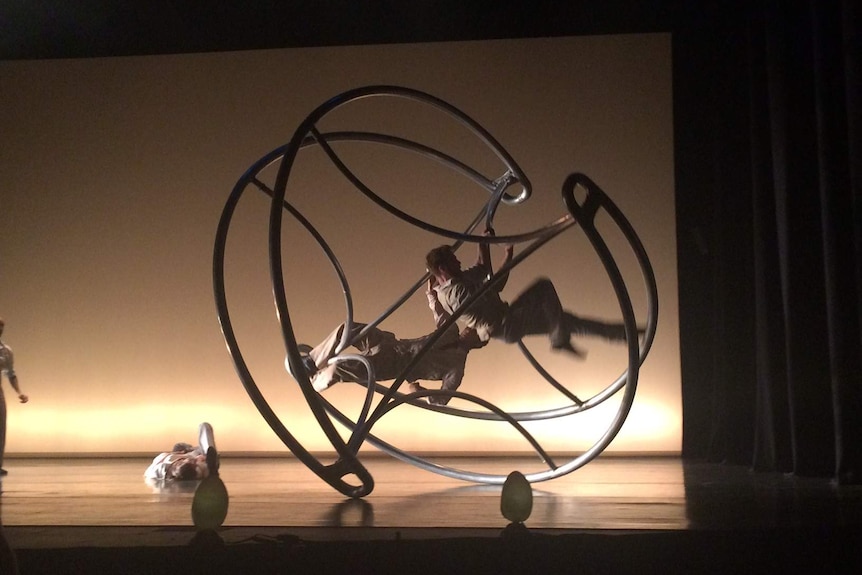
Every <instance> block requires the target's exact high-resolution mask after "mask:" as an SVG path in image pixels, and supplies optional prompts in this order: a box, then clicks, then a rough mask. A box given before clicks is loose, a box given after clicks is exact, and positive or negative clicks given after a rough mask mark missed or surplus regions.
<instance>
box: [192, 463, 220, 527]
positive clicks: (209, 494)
mask: <svg viewBox="0 0 862 575" xmlns="http://www.w3.org/2000/svg"><path fill="white" fill-rule="evenodd" d="M206 457H207V468H208V469H209V476H207V477H205V478H204V479H203V480H202V481H201V482H200V484H198V488H197V489H195V497H194V499H192V521H193V522H194V524H195V527H197V528H198V529H199V530H206V529H217V528H218V527H221V524H222V523H224V520H225V517H227V505H228V495H227V487H225V486H224V481H222V480H221V477H219V474H218V470H219V458H218V453H217V452H216V449H215V447H210V448H209V449H207V455H206Z"/></svg>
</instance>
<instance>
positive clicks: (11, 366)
mask: <svg viewBox="0 0 862 575" xmlns="http://www.w3.org/2000/svg"><path fill="white" fill-rule="evenodd" d="M5 327H6V322H5V321H4V320H3V318H0V337H2V336H3V330H4V328H5ZM4 373H5V374H6V377H7V378H8V379H9V383H10V384H12V389H14V390H15V393H17V394H18V401H20V402H21V403H27V402H28V401H29V400H30V398H29V397H27V396H26V395H25V394H23V393H21V388H20V387H19V386H18V376H17V375H15V362H14V356H13V355H12V348H10V347H9V346H7V345H6V344H5V343H3V340H2V339H0V380H2V379H3V374H4ZM2 383H3V382H2V381H0V476H3V475H7V474H8V472H7V471H6V469H4V468H3V455H4V454H5V453H6V397H5V396H4V395H3V385H2Z"/></svg>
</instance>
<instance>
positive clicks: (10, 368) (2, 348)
mask: <svg viewBox="0 0 862 575" xmlns="http://www.w3.org/2000/svg"><path fill="white" fill-rule="evenodd" d="M3 373H5V374H6V377H8V378H9V379H12V378H13V377H15V367H14V357H13V355H12V348H11V347H9V346H7V345H6V344H4V343H3V342H2V341H0V374H3Z"/></svg>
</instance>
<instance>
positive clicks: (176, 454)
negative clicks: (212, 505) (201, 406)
mask: <svg viewBox="0 0 862 575" xmlns="http://www.w3.org/2000/svg"><path fill="white" fill-rule="evenodd" d="M210 448H212V449H213V450H215V437H214V435H213V428H212V426H211V425H210V424H209V423H207V422H203V423H201V424H200V425H199V426H198V445H197V446H192V445H190V444H188V443H177V444H175V445H174V447H173V449H171V450H170V451H166V452H164V453H160V454H159V455H157V456H156V457H155V459H153V462H152V463H151V464H150V466H149V467H147V470H146V471H144V478H145V479H150V480H161V481H195V480H198V479H203V478H205V477H208V476H209V474H210V469H209V466H208V465H207V451H209V449H210ZM216 455H217V452H216ZM216 461H218V459H216ZM216 471H217V470H216Z"/></svg>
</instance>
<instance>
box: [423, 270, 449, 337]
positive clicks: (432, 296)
mask: <svg viewBox="0 0 862 575" xmlns="http://www.w3.org/2000/svg"><path fill="white" fill-rule="evenodd" d="M436 285H437V278H436V277H434V274H431V275H430V276H429V277H428V287H427V289H426V290H425V295H426V296H427V297H428V307H429V308H431V313H432V314H434V325H435V326H437V327H440V326H441V325H443V322H445V321H446V320H447V319H449V317H450V314H449V312H448V311H446V309H445V308H444V307H443V304H442V303H440V300H439V299H438V298H437V290H435V289H434V287H435V286H436Z"/></svg>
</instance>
